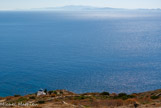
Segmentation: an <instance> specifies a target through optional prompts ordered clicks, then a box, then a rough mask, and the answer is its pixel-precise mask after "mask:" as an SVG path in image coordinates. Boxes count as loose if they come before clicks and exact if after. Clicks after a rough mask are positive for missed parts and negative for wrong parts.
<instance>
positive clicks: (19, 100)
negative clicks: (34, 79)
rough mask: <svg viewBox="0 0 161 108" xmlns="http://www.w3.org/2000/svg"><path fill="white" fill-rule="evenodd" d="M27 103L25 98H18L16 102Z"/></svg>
mask: <svg viewBox="0 0 161 108" xmlns="http://www.w3.org/2000/svg"><path fill="white" fill-rule="evenodd" d="M25 101H27V98H24V97H20V98H19V99H18V100H17V102H25Z"/></svg>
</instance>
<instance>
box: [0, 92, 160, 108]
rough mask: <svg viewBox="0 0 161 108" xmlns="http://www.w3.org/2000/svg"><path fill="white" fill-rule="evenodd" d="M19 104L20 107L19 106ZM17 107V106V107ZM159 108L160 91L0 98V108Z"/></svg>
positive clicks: (51, 93)
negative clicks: (128, 93)
mask: <svg viewBox="0 0 161 108" xmlns="http://www.w3.org/2000/svg"><path fill="white" fill-rule="evenodd" d="M19 104H20V105H19ZM7 105H8V106H7ZM17 105H19V106H17ZM10 107H11V108H17V107H18V108H21V107H23V108H24V107H26V108H135V107H136V108H144V107H145V108H161V90H156V91H149V92H144V93H135V94H130V95H127V94H126V93H119V94H115V93H112V94H110V93H108V92H102V93H84V94H75V93H72V92H69V91H66V90H56V91H48V92H47V95H45V96H36V94H30V95H26V96H20V95H14V96H8V97H4V98H2V97H1V98H0V108H10Z"/></svg>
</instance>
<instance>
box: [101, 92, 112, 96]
mask: <svg viewBox="0 0 161 108" xmlns="http://www.w3.org/2000/svg"><path fill="white" fill-rule="evenodd" d="M100 95H108V96H109V95H110V93H109V92H102V93H100Z"/></svg>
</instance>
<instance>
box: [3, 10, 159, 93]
mask: <svg viewBox="0 0 161 108" xmlns="http://www.w3.org/2000/svg"><path fill="white" fill-rule="evenodd" d="M40 88H47V89H48V90H53V89H67V90H70V91H73V92H76V93H82V92H102V91H109V92H117V93H118V92H127V93H132V92H143V91H147V90H154V89H159V88H161V12H133V13H128V12H127V13H126V12H123V13H119V12H118V13H112V12H104V13H102V12H89V13H86V12H84V13H83V12H80V13H76V12H75V13H74V12H66V13H62V12H0V96H7V95H14V94H22V95H24V94H26V93H34V92H36V91H37V90H39V89H40Z"/></svg>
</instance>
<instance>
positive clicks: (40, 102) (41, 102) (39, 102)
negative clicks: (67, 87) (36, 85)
mask: <svg viewBox="0 0 161 108" xmlns="http://www.w3.org/2000/svg"><path fill="white" fill-rule="evenodd" d="M37 103H38V104H44V103H45V101H43V100H41V101H38V102H37Z"/></svg>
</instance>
